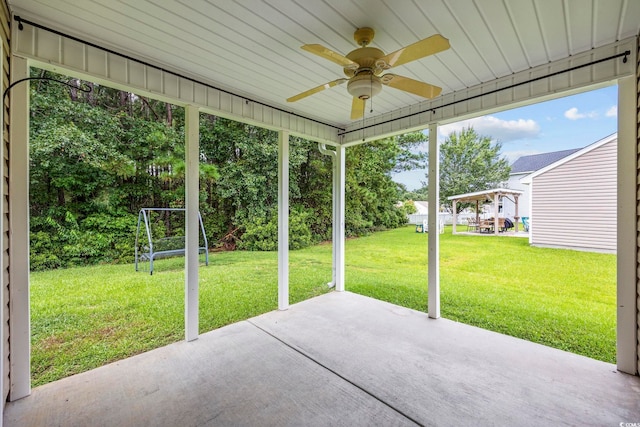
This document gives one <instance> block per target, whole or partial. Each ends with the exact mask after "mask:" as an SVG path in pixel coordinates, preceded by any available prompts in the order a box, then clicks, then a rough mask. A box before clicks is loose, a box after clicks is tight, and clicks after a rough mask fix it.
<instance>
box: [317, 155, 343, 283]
mask: <svg viewBox="0 0 640 427" xmlns="http://www.w3.org/2000/svg"><path fill="white" fill-rule="evenodd" d="M318 150H319V151H320V153H321V154H324V155H325V156H329V157H331V179H332V185H331V200H332V204H333V207H332V219H331V220H332V227H331V229H332V231H331V242H332V246H333V249H332V250H331V252H332V255H331V282H329V283H327V286H328V287H329V288H334V287H335V286H336V266H337V265H338V259H337V258H338V253H337V251H336V249H335V248H336V242H337V241H338V239H339V238H340V236H338V227H337V226H336V221H338V215H339V212H338V198H337V194H336V189H337V188H338V185H339V183H338V182H337V180H338V174H337V172H336V168H337V162H336V158H337V155H336V152H335V151H333V150H329V149H327V146H326V144H323V143H318Z"/></svg>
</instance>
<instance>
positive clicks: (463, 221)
mask: <svg viewBox="0 0 640 427" xmlns="http://www.w3.org/2000/svg"><path fill="white" fill-rule="evenodd" d="M438 217H440V222H441V223H443V224H446V225H452V224H453V214H452V213H439V214H438ZM475 217H476V214H475V213H459V214H458V215H457V216H456V224H457V225H467V220H468V219H469V218H474V219H475ZM408 220H409V224H414V225H419V224H423V223H424V222H425V221H428V220H429V215H426V214H411V215H409V219H408Z"/></svg>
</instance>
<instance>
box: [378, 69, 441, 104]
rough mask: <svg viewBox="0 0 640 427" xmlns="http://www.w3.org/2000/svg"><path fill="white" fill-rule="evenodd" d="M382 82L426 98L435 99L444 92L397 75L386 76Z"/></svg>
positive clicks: (438, 88)
mask: <svg viewBox="0 0 640 427" xmlns="http://www.w3.org/2000/svg"><path fill="white" fill-rule="evenodd" d="M380 80H382V84H385V85H387V86H391V87H393V88H396V89H400V90H403V91H405V92H409V93H413V94H414V95H419V96H422V97H424V98H435V97H436V96H438V95H440V92H442V88H441V87H438V86H434V85H430V84H428V83H424V82H420V81H418V80H413V79H410V78H409V77H402V76H399V75H397V74H385V75H384V76H382V77H381V78H380Z"/></svg>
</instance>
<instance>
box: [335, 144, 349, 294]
mask: <svg viewBox="0 0 640 427" xmlns="http://www.w3.org/2000/svg"><path fill="white" fill-rule="evenodd" d="M345 158H346V148H345V147H343V146H341V145H339V146H337V147H336V172H337V178H336V179H335V180H334V185H335V186H336V187H334V191H335V194H336V211H337V218H334V219H333V226H334V227H337V228H338V230H337V232H336V234H335V239H336V240H335V241H334V242H333V245H334V248H335V251H336V262H337V265H336V291H338V292H344V254H345V250H344V249H345V248H344V246H345V231H344V212H345V208H344V205H345V198H344V197H345V193H344V187H345Z"/></svg>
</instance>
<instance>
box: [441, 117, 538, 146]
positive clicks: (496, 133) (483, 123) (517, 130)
mask: <svg viewBox="0 0 640 427" xmlns="http://www.w3.org/2000/svg"><path fill="white" fill-rule="evenodd" d="M468 127H472V128H473V129H474V130H475V131H476V132H477V133H478V134H479V135H482V136H488V137H490V138H491V139H493V140H497V141H500V142H508V141H515V140H518V139H527V138H535V137H537V136H538V135H539V134H540V125H538V123H537V122H536V121H535V120H532V119H518V120H502V119H499V118H497V117H494V116H483V117H476V118H474V119H469V120H463V121H461V122H456V123H451V124H448V125H442V126H440V127H439V128H438V133H439V134H440V136H441V137H443V138H446V137H447V136H449V135H450V134H451V133H453V132H460V131H461V130H462V129H464V128H468Z"/></svg>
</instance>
